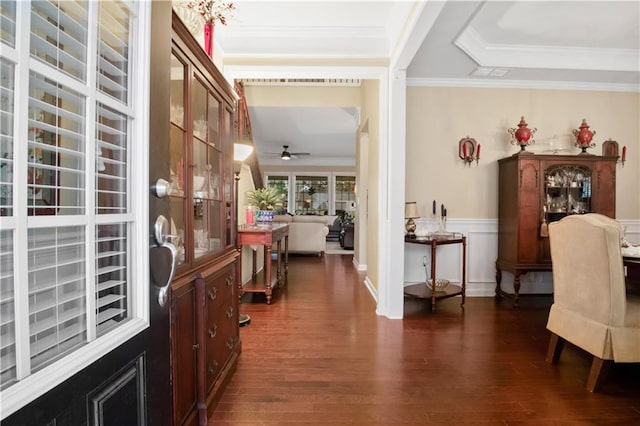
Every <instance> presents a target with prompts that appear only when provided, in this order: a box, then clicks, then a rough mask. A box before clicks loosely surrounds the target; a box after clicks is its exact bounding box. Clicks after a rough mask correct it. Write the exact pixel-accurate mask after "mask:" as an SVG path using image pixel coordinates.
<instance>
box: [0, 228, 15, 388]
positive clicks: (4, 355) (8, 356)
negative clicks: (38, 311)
mask: <svg viewBox="0 0 640 426" xmlns="http://www.w3.org/2000/svg"><path fill="white" fill-rule="evenodd" d="M13 280H14V275H13V231H0V383H8V382H12V381H13V380H15V378H16V345H15V343H16V334H15V307H14V304H15V297H14V292H13Z"/></svg>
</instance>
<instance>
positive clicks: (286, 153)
mask: <svg viewBox="0 0 640 426" xmlns="http://www.w3.org/2000/svg"><path fill="white" fill-rule="evenodd" d="M283 147H284V151H282V154H281V155H280V158H281V159H283V160H291V153H290V152H289V151H287V148H289V145H283Z"/></svg>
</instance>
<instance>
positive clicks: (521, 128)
mask: <svg viewBox="0 0 640 426" xmlns="http://www.w3.org/2000/svg"><path fill="white" fill-rule="evenodd" d="M527 126H528V124H527V122H526V121H524V116H521V117H520V123H518V127H517V128H516V127H513V128H511V129H507V132H509V134H510V135H511V138H512V140H511V144H512V145H520V152H519V154H523V153H526V151H525V148H526V147H527V146H528V145H533V144H534V143H535V142H536V141H535V140H533V134H534V133H535V132H536V131H537V130H538V129H536V128H533V129H530V128H528V127H527Z"/></svg>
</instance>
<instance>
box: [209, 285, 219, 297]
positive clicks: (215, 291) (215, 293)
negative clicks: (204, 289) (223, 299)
mask: <svg viewBox="0 0 640 426" xmlns="http://www.w3.org/2000/svg"><path fill="white" fill-rule="evenodd" d="M207 295H208V296H209V300H213V299H215V298H216V297H218V288H217V287H213V288H212V289H211V290H209V292H208V293H207Z"/></svg>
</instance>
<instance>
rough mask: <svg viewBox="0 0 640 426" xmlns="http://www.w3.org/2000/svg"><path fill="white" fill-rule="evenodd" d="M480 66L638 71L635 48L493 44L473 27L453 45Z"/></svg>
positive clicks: (464, 31)
mask: <svg viewBox="0 0 640 426" xmlns="http://www.w3.org/2000/svg"><path fill="white" fill-rule="evenodd" d="M453 44H455V45H456V46H457V47H458V48H460V49H461V50H462V51H463V52H465V53H466V54H467V55H469V57H470V58H471V59H473V60H474V61H475V62H477V63H478V64H479V65H480V66H487V67H506V68H549V69H561V70H595V71H627V72H638V71H640V68H639V67H638V64H640V56H639V55H638V51H637V50H635V49H602V48H593V47H567V46H531V45H523V44H497V43H496V44H491V43H487V41H486V40H484V38H482V36H481V35H480V34H479V33H478V32H477V31H476V30H475V29H474V28H473V27H472V26H470V25H467V27H466V28H465V29H464V30H463V31H462V32H461V33H460V35H459V36H458V38H457V39H456V40H455V41H454V42H453Z"/></svg>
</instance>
